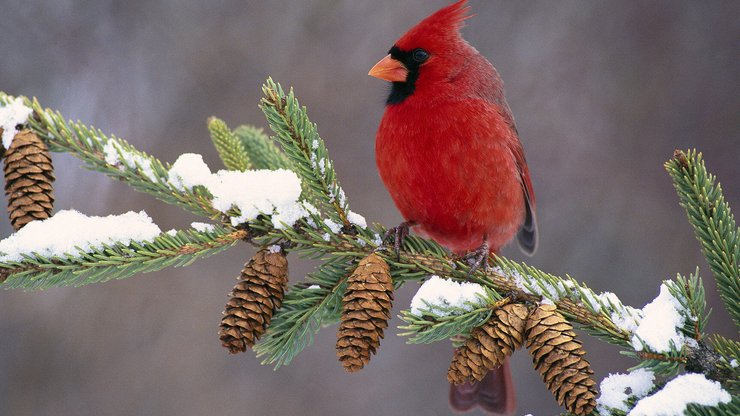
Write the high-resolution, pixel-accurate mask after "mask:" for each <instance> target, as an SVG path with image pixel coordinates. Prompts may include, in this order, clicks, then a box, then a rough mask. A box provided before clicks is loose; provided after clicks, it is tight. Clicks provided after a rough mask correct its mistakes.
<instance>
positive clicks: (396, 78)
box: [367, 55, 409, 82]
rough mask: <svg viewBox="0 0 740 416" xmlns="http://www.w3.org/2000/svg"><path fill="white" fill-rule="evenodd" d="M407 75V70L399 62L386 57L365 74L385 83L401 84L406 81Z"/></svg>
mask: <svg viewBox="0 0 740 416" xmlns="http://www.w3.org/2000/svg"><path fill="white" fill-rule="evenodd" d="M408 73H409V71H408V69H406V67H405V66H403V64H402V63H401V62H399V61H397V60H395V59H393V58H391V56H390V55H388V56H386V57H385V58H383V59H381V60H380V61H379V62H378V63H377V64H375V66H374V67H372V68H371V69H370V72H368V73H367V74H368V75H370V76H371V77H375V78H380V79H384V80H386V81H391V82H403V81H406V75H408Z"/></svg>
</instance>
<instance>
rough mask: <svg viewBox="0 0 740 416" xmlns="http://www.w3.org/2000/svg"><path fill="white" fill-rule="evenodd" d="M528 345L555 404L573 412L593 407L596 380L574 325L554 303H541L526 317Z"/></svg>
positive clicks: (590, 409) (592, 408)
mask: <svg viewBox="0 0 740 416" xmlns="http://www.w3.org/2000/svg"><path fill="white" fill-rule="evenodd" d="M526 336H527V348H529V351H530V353H531V354H532V359H533V361H534V367H535V369H536V370H537V371H538V372H539V373H540V375H542V378H543V379H544V380H545V384H546V385H547V388H548V389H549V390H550V391H551V392H552V394H553V395H554V396H555V398H556V399H557V401H558V403H559V404H560V405H561V406H565V408H566V409H567V410H568V411H569V412H571V413H574V414H576V415H585V414H589V413H591V412H592V411H593V410H594V407H596V390H595V388H594V386H595V385H596V382H595V381H594V380H593V379H592V378H591V375H592V374H593V371H592V370H591V366H590V365H589V363H588V361H586V359H585V358H584V355H585V354H586V351H585V350H584V349H583V346H582V345H581V342H580V341H578V340H577V339H576V333H575V332H573V326H572V325H571V324H570V323H568V321H566V320H565V318H564V317H563V315H561V314H560V313H559V312H558V311H557V310H556V308H555V306H554V305H540V306H539V307H537V309H535V310H534V311H533V312H532V313H531V314H530V315H529V319H528V320H527V325H526Z"/></svg>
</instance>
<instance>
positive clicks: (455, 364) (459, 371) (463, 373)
mask: <svg viewBox="0 0 740 416" xmlns="http://www.w3.org/2000/svg"><path fill="white" fill-rule="evenodd" d="M528 312H529V311H528V310H527V307H526V306H524V305H522V304H518V303H512V304H508V305H505V306H502V307H500V308H497V309H496V310H495V311H494V313H493V315H492V316H491V319H489V320H488V322H486V323H485V324H483V325H481V326H479V327H478V328H475V329H473V331H472V332H471V333H470V337H469V338H468V339H467V340H466V341H465V345H463V346H462V347H460V348H458V349H456V350H455V355H454V356H453V357H452V364H450V368H449V370H448V371H447V380H448V381H449V382H450V383H452V384H462V383H465V382H467V381H472V380H478V381H480V380H482V379H483V377H485V375H486V373H488V372H489V371H490V370H493V369H494V368H496V367H498V366H500V365H501V364H503V362H504V359H506V357H508V356H510V355H511V354H512V353H513V352H514V350H516V349H517V348H519V347H521V346H522V343H523V342H524V324H525V322H526V319H527V314H528Z"/></svg>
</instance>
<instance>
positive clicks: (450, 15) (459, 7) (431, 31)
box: [396, 0, 474, 48]
mask: <svg viewBox="0 0 740 416" xmlns="http://www.w3.org/2000/svg"><path fill="white" fill-rule="evenodd" d="M467 3H468V1H467V0H459V1H457V2H455V3H452V4H450V5H449V6H446V7H443V8H441V9H439V10H437V11H436V12H434V13H433V14H432V15H430V16H428V17H427V18H426V19H424V20H422V21H421V22H419V23H418V24H417V25H416V26H414V27H412V28H411V29H409V31H408V32H406V34H405V35H403V36H402V37H401V38H400V39H399V40H398V42H396V44H397V45H398V46H399V47H401V48H404V47H406V46H409V47H415V44H418V43H419V40H420V39H424V40H428V41H430V40H431V41H434V40H437V41H444V40H452V39H457V38H459V37H460V29H461V28H462V27H463V26H465V20H467V19H469V18H471V17H473V16H474V15H472V14H469V11H470V6H468V4H467Z"/></svg>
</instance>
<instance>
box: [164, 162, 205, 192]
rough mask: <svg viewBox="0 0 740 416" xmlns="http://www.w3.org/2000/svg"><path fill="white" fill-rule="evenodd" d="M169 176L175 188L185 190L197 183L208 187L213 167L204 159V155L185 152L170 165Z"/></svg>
mask: <svg viewBox="0 0 740 416" xmlns="http://www.w3.org/2000/svg"><path fill="white" fill-rule="evenodd" d="M168 178H169V181H170V183H171V184H172V186H174V187H175V189H177V190H180V191H184V190H185V189H193V187H195V186H197V185H202V186H205V187H208V185H209V184H210V182H211V180H212V174H211V169H209V168H208V165H206V162H204V161H203V156H201V155H199V154H197V153H183V154H181V155H180V157H178V158H177V160H176V161H175V163H173V164H172V167H170V170H169V172H168Z"/></svg>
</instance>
